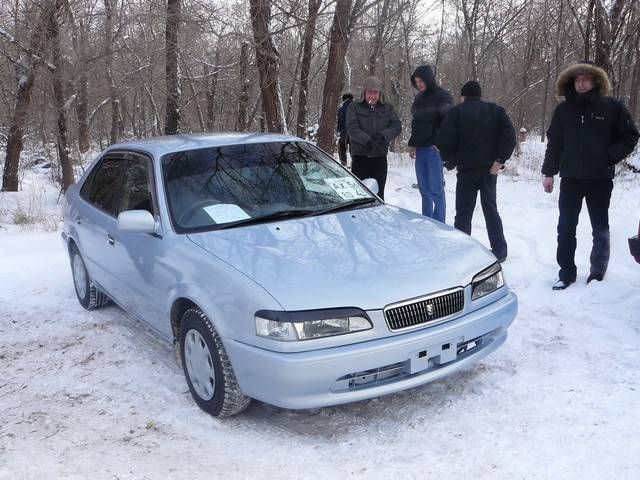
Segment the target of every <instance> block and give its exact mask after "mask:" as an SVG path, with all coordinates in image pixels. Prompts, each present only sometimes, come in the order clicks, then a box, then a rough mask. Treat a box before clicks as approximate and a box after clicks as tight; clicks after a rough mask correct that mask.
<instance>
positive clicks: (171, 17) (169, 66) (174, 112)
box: [164, 0, 180, 135]
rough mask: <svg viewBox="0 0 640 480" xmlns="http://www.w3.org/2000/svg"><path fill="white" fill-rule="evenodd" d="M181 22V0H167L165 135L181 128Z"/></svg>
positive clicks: (176, 131)
mask: <svg viewBox="0 0 640 480" xmlns="http://www.w3.org/2000/svg"><path fill="white" fill-rule="evenodd" d="M179 23H180V0H167V28H166V36H165V39H166V47H165V48H166V57H167V60H166V66H165V72H166V82H167V111H166V121H165V125H164V133H165V135H173V134H175V133H178V130H179V128H180V106H179V102H180V91H179V85H178V25H179Z"/></svg>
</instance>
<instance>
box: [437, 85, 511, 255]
mask: <svg viewBox="0 0 640 480" xmlns="http://www.w3.org/2000/svg"><path fill="white" fill-rule="evenodd" d="M460 95H461V96H462V103H460V104H459V105H456V106H455V107H453V108H452V109H451V110H449V113H447V116H446V117H445V119H444V121H443V122H442V125H441V127H440V131H439V133H438V137H437V138H436V141H435V144H436V146H437V147H438V149H439V150H440V153H441V154H442V158H443V160H444V165H445V167H446V168H447V169H448V170H452V169H453V168H457V169H458V178H457V184H456V217H455V222H454V226H455V227H456V228H457V229H458V230H460V231H463V232H465V233H466V234H467V235H471V219H472V218H473V210H474V209H475V206H476V198H477V196H478V191H480V204H481V205H482V212H483V213H484V220H485V222H486V224H487V234H488V236H489V243H490V244H491V251H492V252H493V254H494V255H495V256H496V258H497V259H498V261H500V262H503V261H505V260H506V258H507V242H506V240H505V238H504V231H503V228H502V220H501V219H500V214H499V213H498V207H497V204H496V185H497V181H498V174H499V173H500V172H501V171H502V169H503V168H504V163H505V162H506V161H507V160H508V159H509V157H511V154H512V153H513V149H514V148H515V146H516V132H515V130H514V129H513V124H512V123H511V120H510V119H509V116H508V115H507V112H505V110H504V108H502V107H500V106H498V105H496V104H495V103H490V102H485V101H483V100H482V99H481V97H482V90H481V88H480V84H479V83H478V82H476V81H474V80H472V81H469V82H467V83H465V84H464V86H463V87H462V91H461V92H460Z"/></svg>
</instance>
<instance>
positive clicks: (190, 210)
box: [177, 198, 220, 226]
mask: <svg viewBox="0 0 640 480" xmlns="http://www.w3.org/2000/svg"><path fill="white" fill-rule="evenodd" d="M218 203H220V202H218V201H217V200H214V199H212V198H205V199H203V200H198V201H197V202H195V203H192V204H191V205H189V206H188V207H187V208H186V209H185V210H183V211H182V213H181V214H180V215H179V216H178V219H177V221H178V224H180V225H182V226H184V225H185V224H188V223H189V221H190V220H191V218H192V217H193V215H194V214H195V213H196V212H197V211H198V210H200V209H202V208H204V207H208V206H210V205H216V204H218Z"/></svg>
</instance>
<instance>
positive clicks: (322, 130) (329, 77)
mask: <svg viewBox="0 0 640 480" xmlns="http://www.w3.org/2000/svg"><path fill="white" fill-rule="evenodd" d="M355 1H356V3H357V5H356V6H357V7H358V6H360V8H361V3H359V2H360V0H355ZM353 13H354V12H353V11H352V0H336V9H335V12H334V15H333V25H332V26H331V36H330V39H329V60H328V62H327V73H326V77H325V81H324V88H323V91H322V110H321V113H320V127H319V129H318V146H319V147H320V148H322V149H323V150H325V151H326V152H328V153H331V154H332V153H333V151H334V148H335V133H334V130H335V125H336V110H337V108H338V97H339V95H340V91H341V90H342V85H343V84H344V71H343V66H344V59H345V56H346V54H347V50H348V48H349V36H350V35H349V34H350V30H349V24H350V20H351V18H352V16H353Z"/></svg>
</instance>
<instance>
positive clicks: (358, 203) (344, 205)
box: [309, 197, 378, 216]
mask: <svg viewBox="0 0 640 480" xmlns="http://www.w3.org/2000/svg"><path fill="white" fill-rule="evenodd" d="M377 202H378V199H376V198H371V197H368V198H357V199H355V200H351V201H349V202H345V203H339V204H337V205H331V206H330V207H327V208H321V209H320V210H313V211H311V212H309V216H314V215H322V214H324V213H329V212H338V211H340V210H349V209H351V208H355V207H360V206H362V205H368V204H370V203H377Z"/></svg>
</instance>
